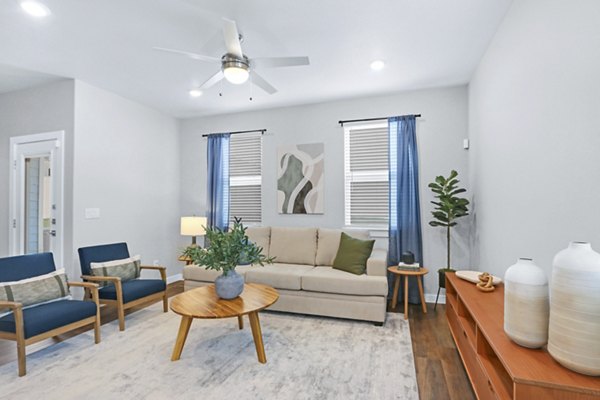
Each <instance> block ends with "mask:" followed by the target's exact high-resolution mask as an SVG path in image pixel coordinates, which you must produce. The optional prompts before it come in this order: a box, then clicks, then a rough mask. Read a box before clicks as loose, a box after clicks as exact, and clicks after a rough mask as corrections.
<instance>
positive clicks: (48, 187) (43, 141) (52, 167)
mask: <svg viewBox="0 0 600 400" xmlns="http://www.w3.org/2000/svg"><path fill="white" fill-rule="evenodd" d="M63 144H64V132H62V131H61V132H49V133H41V134H37V135H27V136H17V137H13V138H11V139H10V151H11V163H10V168H11V173H10V207H9V210H10V211H9V212H10V218H9V225H10V226H9V230H10V234H9V249H10V252H11V254H12V255H19V254H33V253H43V252H52V253H54V260H55V261H56V264H57V266H59V268H60V266H62V265H63V236H64V235H63V203H62V202H63V163H64V152H63V148H64V146H63Z"/></svg>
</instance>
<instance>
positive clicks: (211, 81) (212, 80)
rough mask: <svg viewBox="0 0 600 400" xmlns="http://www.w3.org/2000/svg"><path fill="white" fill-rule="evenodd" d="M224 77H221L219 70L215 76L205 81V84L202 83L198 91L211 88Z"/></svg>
mask: <svg viewBox="0 0 600 400" xmlns="http://www.w3.org/2000/svg"><path fill="white" fill-rule="evenodd" d="M224 77H225V75H223V71H221V70H219V71H217V73H216V74H214V75H213V76H211V77H210V78H208V79H207V80H206V82H204V83H203V84H202V85H200V89H202V90H204V89H208V88H209V87H211V86H212V85H214V84H215V83H217V82H219V81H220V80H221V79H223V78H224Z"/></svg>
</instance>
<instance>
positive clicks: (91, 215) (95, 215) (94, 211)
mask: <svg viewBox="0 0 600 400" xmlns="http://www.w3.org/2000/svg"><path fill="white" fill-rule="evenodd" d="M99 218H100V209H99V208H86V209H85V219H99Z"/></svg>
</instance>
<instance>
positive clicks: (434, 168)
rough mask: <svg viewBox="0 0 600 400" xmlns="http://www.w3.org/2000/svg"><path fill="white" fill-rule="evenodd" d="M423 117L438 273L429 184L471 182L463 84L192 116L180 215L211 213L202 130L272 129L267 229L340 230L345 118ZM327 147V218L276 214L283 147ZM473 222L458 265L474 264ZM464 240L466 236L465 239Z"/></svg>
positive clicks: (267, 150) (432, 233)
mask: <svg viewBox="0 0 600 400" xmlns="http://www.w3.org/2000/svg"><path fill="white" fill-rule="evenodd" d="M404 114H422V116H423V117H422V118H419V119H418V120H417V121H418V122H417V137H418V146H419V155H420V164H421V165H420V185H421V186H420V190H421V204H422V223H423V236H424V243H423V246H424V249H423V251H424V260H425V264H426V265H427V266H428V267H429V268H430V269H431V270H432V272H434V271H435V270H437V269H438V268H440V267H443V266H444V265H445V241H444V236H443V232H442V230H441V229H434V228H431V227H429V226H428V225H427V221H429V219H430V211H431V207H430V206H431V205H430V203H429V201H430V200H431V199H432V197H431V195H430V191H429V189H428V188H427V184H428V183H429V182H430V181H432V180H433V179H434V177H435V176H436V175H439V174H447V173H448V172H449V171H450V170H451V169H456V170H458V171H459V173H461V175H462V176H463V179H464V181H466V180H467V179H466V178H467V176H468V175H467V174H468V171H467V161H468V157H467V151H465V150H463V148H462V141H463V139H464V138H465V137H466V136H467V88H466V87H465V86H459V87H450V88H440V89H432V90H422V91H415V92H404V93H399V94H393V95H386V96H378V97H370V98H361V99H353V100H344V101H335V102H328V103H321V104H312V105H305V106H297V107H286V108H279V109H271V110H264V111H256V112H245V113H238V114H229V115H221V116H214V117H203V118H195V119H187V120H183V121H182V122H181V141H180V154H181V177H182V180H181V189H182V191H181V193H182V194H181V213H182V215H184V214H193V213H195V214H197V215H204V212H205V210H206V139H204V138H202V137H201V135H202V134H203V133H209V132H224V131H235V130H245V129H258V128H267V129H268V132H267V133H266V134H265V135H264V138H263V225H274V226H319V227H338V228H339V227H342V226H343V225H344V207H343V204H344V197H343V193H344V152H343V143H344V135H343V128H341V127H340V125H339V124H338V121H339V120H341V119H354V118H367V117H380V116H387V115H404ZM314 142H324V143H325V181H324V182H325V187H324V190H325V213H324V214H323V215H279V214H278V213H277V210H276V152H277V147H278V146H280V145H284V144H296V143H314ZM468 225H469V223H468V221H466V220H465V221H463V223H462V224H461V226H460V227H459V230H458V232H459V234H457V235H456V237H457V241H456V242H455V243H454V244H453V246H454V249H455V254H456V256H455V257H454V258H453V260H454V265H456V266H458V267H461V268H465V267H467V266H468V265H467V263H468V260H469V241H468V234H469V229H468V228H467V226H468ZM461 235H462V237H461ZM425 290H426V292H427V293H435V292H436V291H437V276H436V274H435V273H431V274H430V275H429V276H428V277H427V279H426V281H425Z"/></svg>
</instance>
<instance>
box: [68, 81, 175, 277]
mask: <svg viewBox="0 0 600 400" xmlns="http://www.w3.org/2000/svg"><path fill="white" fill-rule="evenodd" d="M178 129H179V126H178V122H177V120H176V119H174V118H171V117H168V116H165V115H164V114H162V113H160V112H158V111H155V110H153V109H150V108H148V107H146V106H142V105H140V104H138V103H135V102H132V101H130V100H126V99H124V98H122V97H120V96H117V95H115V94H112V93H110V92H107V91H104V90H101V89H98V88H95V87H93V86H90V85H88V84H86V83H83V82H80V81H76V84H75V132H76V135H75V152H74V154H75V163H74V164H75V169H74V172H75V173H74V188H75V191H74V208H73V212H74V221H73V222H74V223H73V233H74V238H75V241H74V249H75V252H74V253H73V258H74V260H75V261H74V262H75V264H76V267H77V268H76V275H79V274H80V272H79V264H78V262H79V261H78V256H77V254H76V249H77V248H79V247H82V246H89V245H96V244H103V243H112V242H118V241H124V242H127V243H128V245H129V250H130V252H131V253H132V254H140V255H141V256H142V263H143V264H150V265H151V264H152V263H153V261H154V260H159V262H160V263H161V264H162V265H165V266H167V267H168V275H169V276H173V275H175V274H178V273H180V272H181V269H182V265H181V263H180V262H178V261H177V256H178V254H179V250H180V247H183V245H184V244H185V241H183V238H181V236H180V235H179V216H180V215H179V175H180V174H179V136H178ZM86 208H99V209H100V218H99V219H85V209H86ZM156 274H157V273H156V272H155V271H153V275H155V276H157V275H156ZM150 275H152V274H151V273H150ZM147 276H149V275H147Z"/></svg>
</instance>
